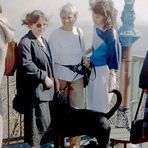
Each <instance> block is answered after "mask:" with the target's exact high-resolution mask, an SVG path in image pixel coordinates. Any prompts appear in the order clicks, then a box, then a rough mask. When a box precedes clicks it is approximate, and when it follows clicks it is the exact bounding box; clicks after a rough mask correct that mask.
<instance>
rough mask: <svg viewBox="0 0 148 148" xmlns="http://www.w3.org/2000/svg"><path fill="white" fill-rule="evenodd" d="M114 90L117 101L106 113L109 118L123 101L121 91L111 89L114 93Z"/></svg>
mask: <svg viewBox="0 0 148 148" xmlns="http://www.w3.org/2000/svg"><path fill="white" fill-rule="evenodd" d="M112 92H113V93H114V94H116V98H117V101H116V103H115V105H114V106H113V107H112V108H111V110H110V111H109V112H108V113H106V114H105V116H106V118H107V119H109V118H110V117H111V116H112V115H113V114H114V113H115V111H116V110H117V109H118V108H119V107H120V104H121V101H122V96H121V93H120V92H119V91H118V90H116V89H114V90H112V91H110V93H112Z"/></svg>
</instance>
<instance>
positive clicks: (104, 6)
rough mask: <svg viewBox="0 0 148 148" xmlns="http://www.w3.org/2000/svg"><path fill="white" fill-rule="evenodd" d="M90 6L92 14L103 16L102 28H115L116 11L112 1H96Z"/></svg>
mask: <svg viewBox="0 0 148 148" xmlns="http://www.w3.org/2000/svg"><path fill="white" fill-rule="evenodd" d="M90 6H91V10H92V11H93V13H95V14H100V15H103V16H104V18H105V22H104V23H105V26H104V28H107V29H111V28H116V27H117V10H116V9H115V7H114V3H113V1H112V0H96V1H95V2H94V3H93V5H90Z"/></svg>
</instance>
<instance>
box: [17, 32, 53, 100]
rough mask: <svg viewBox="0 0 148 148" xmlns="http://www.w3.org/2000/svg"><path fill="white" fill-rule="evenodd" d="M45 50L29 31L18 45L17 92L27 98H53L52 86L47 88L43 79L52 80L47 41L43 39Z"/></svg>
mask: <svg viewBox="0 0 148 148" xmlns="http://www.w3.org/2000/svg"><path fill="white" fill-rule="evenodd" d="M43 41H44V43H45V45H46V49H47V50H45V49H44V48H43V47H42V45H41V43H40V42H39V41H38V40H37V38H36V37H35V36H34V35H33V33H32V31H29V32H28V33H27V34H26V35H25V36H24V37H22V39H21V40H20V42H19V45H18V66H17V74H16V88H17V94H19V95H20V96H21V97H25V99H28V100H27V101H31V99H34V98H36V99H37V100H39V101H50V100H52V99H53V95H54V87H52V88H50V89H47V88H46V86H45V84H44V80H45V77H46V76H48V77H50V78H51V79H52V80H53V81H54V78H53V67H52V57H51V53H50V49H49V46H48V43H47V41H46V40H45V39H43Z"/></svg>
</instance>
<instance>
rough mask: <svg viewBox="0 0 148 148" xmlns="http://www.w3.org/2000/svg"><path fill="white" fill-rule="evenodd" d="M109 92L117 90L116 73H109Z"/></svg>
mask: <svg viewBox="0 0 148 148" xmlns="http://www.w3.org/2000/svg"><path fill="white" fill-rule="evenodd" d="M108 88H109V91H111V90H113V89H115V88H116V73H115V71H112V70H111V71H110V73H109V82H108Z"/></svg>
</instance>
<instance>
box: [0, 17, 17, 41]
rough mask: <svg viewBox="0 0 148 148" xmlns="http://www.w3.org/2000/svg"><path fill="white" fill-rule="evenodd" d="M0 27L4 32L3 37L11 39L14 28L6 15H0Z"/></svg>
mask: <svg viewBox="0 0 148 148" xmlns="http://www.w3.org/2000/svg"><path fill="white" fill-rule="evenodd" d="M0 27H1V28H2V29H3V31H4V33H5V39H6V41H7V42H10V41H12V37H13V36H14V33H15V29H14V28H13V27H12V26H11V25H10V23H9V22H8V19H7V18H6V17H3V18H2V17H1V19H0Z"/></svg>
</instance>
